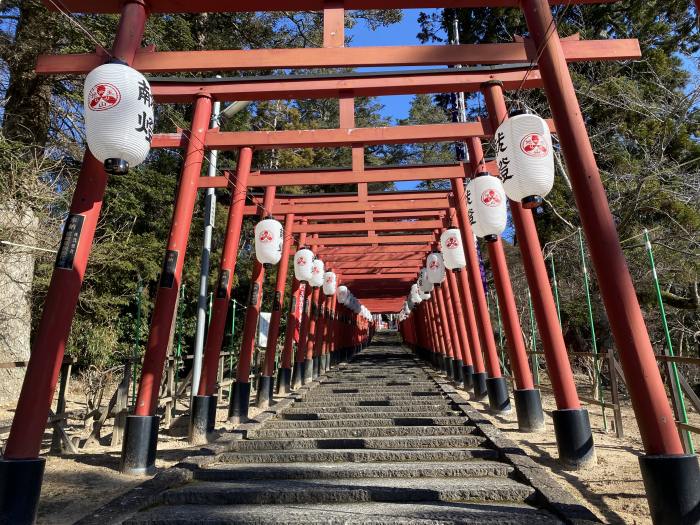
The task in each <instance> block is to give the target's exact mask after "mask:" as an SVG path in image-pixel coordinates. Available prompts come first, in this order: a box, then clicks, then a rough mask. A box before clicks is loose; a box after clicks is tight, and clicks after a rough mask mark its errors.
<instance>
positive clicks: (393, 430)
mask: <svg viewBox="0 0 700 525" xmlns="http://www.w3.org/2000/svg"><path fill="white" fill-rule="evenodd" d="M474 431H475V428H474V427H469V426H465V425H450V426H436V425H433V426H414V425H412V426H398V425H394V426H383V427H374V426H372V427H370V426H363V427H344V426H318V427H312V428H304V427H302V428H278V427H271V428H268V429H265V430H256V431H253V432H249V433H248V438H253V439H275V438H340V437H351V438H378V437H398V436H406V435H412V436H416V437H418V436H467V435H470V434H473V433H474Z"/></svg>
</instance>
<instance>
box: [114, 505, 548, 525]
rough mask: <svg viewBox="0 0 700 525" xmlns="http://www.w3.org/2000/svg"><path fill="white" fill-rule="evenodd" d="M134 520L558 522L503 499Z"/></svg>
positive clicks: (162, 523) (178, 512) (147, 524)
mask: <svg viewBox="0 0 700 525" xmlns="http://www.w3.org/2000/svg"><path fill="white" fill-rule="evenodd" d="M126 523H127V524H132V525H166V524H167V525H192V524H195V523H201V524H203V525H229V524H233V523H236V524H241V525H263V524H272V525H282V524H314V525H316V524H319V525H320V524H329V525H341V524H342V525H345V524H347V525H359V524H363V525H389V524H391V525H428V524H430V525H442V524H445V525H447V524H457V523H459V524H464V525H480V524H484V525H491V524H493V525H496V524H498V525H530V524H531V525H554V524H559V523H562V522H561V521H559V520H557V519H556V518H555V517H554V516H552V515H551V514H549V513H547V512H544V511H539V510H536V509H533V508H532V507H528V506H526V505H518V504H503V503H488V504H474V503H443V502H435V503H344V504H303V505H293V506H290V505H269V506H265V507H260V506H256V505H233V506H225V505H206V506H204V505H178V506H171V507H166V508H163V507H155V508H152V509H150V510H148V511H146V512H142V513H140V514H137V515H136V516H134V517H133V518H132V519H131V520H128V521H127V522H126Z"/></svg>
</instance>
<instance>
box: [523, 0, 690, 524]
mask: <svg viewBox="0 0 700 525" xmlns="http://www.w3.org/2000/svg"><path fill="white" fill-rule="evenodd" d="M520 5H521V7H522V10H523V13H524V14H525V20H526V21H527V26H528V28H529V31H530V37H531V38H532V40H533V43H534V44H535V46H536V48H537V49H540V50H541V52H540V53H539V54H538V59H537V63H538V65H539V69H540V74H541V75H542V80H543V83H544V88H545V92H546V94H547V99H548V100H549V104H550V106H551V109H552V117H553V118H554V122H555V125H556V129H557V134H558V137H559V142H560V144H561V146H562V152H563V154H564V158H565V159H566V165H567V167H568V168H569V175H570V179H571V185H572V187H573V193H574V198H575V199H576V205H577V208H578V211H579V215H580V217H581V224H582V226H583V231H584V232H585V234H586V240H587V242H588V248H589V250H590V254H591V260H592V262H593V267H594V269H595V271H596V275H597V277H598V283H599V284H600V293H601V296H602V298H603V302H604V303H605V309H606V312H607V314H608V319H609V321H610V328H611V330H612V332H613V336H614V338H615V342H616V344H617V347H618V350H619V354H620V361H621V362H622V368H623V370H624V372H625V378H626V380H627V387H628V389H629V392H630V398H631V400H632V406H633V408H634V412H635V415H636V417H637V422H638V424H639V431H640V434H641V436H642V441H643V443H644V449H645V451H646V453H647V455H646V456H644V457H641V458H640V465H641V467H642V476H643V478H644V483H645V486H646V489H647V494H648V500H649V507H650V508H651V514H652V518H653V519H654V520H655V521H656V522H657V523H662V522H663V523H680V522H683V521H691V520H696V521H697V512H698V508H700V490H698V487H700V465H699V464H698V459H697V456H695V455H683V447H682V445H681V440H680V437H679V436H678V432H677V429H676V425H675V421H674V418H673V411H672V410H671V407H670V405H669V402H668V398H667V397H666V390H665V389H664V385H663V381H662V380H661V375H660V373H659V368H658V366H657V363H656V358H655V356H654V349H653V347H652V345H651V341H650V340H649V334H648V332H647V330H646V326H645V323H644V318H643V316H642V312H641V309H640V307H639V301H638V300H637V296H636V293H635V289H634V285H633V283H632V278H631V277H630V274H629V270H628V268H627V264H626V261H625V257H624V254H623V253H622V248H621V247H620V242H619V237H618V235H617V230H616V227H615V222H614V220H613V217H612V214H611V213H610V208H609V206H608V202H607V197H606V195H605V189H604V188H603V184H602V181H601V179H600V174H599V173H598V167H597V165H596V161H595V157H594V155H593V148H592V147H591V143H590V140H589V138H588V133H587V132H586V126H585V123H584V121H583V118H582V116H581V109H580V107H579V105H578V100H577V98H576V92H575V90H574V86H573V83H572V81H571V75H570V73H569V69H568V66H567V64H566V60H565V58H564V53H563V51H562V47H561V42H560V40H559V35H558V33H557V28H556V25H555V24H554V19H553V17H552V12H551V11H550V7H549V4H548V2H547V1H546V0H521V3H520Z"/></svg>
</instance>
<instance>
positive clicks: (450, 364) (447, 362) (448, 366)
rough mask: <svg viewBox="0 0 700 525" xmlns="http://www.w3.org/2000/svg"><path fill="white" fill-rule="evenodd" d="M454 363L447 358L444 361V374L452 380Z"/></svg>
mask: <svg viewBox="0 0 700 525" xmlns="http://www.w3.org/2000/svg"><path fill="white" fill-rule="evenodd" d="M454 361H455V360H454V359H452V358H451V357H448V358H447V359H445V374H446V375H447V377H449V378H450V379H454V377H455V367H454Z"/></svg>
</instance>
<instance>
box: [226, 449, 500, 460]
mask: <svg viewBox="0 0 700 525" xmlns="http://www.w3.org/2000/svg"><path fill="white" fill-rule="evenodd" d="M498 457H499V454H498V451H496V450H493V449H488V448H471V449H470V448H461V449H456V450H455V449H452V448H443V449H439V448H433V449H425V450H420V449H403V450H401V449H396V450H380V449H340V450H337V449H335V450H334V449H328V450H261V451H250V452H224V453H223V454H221V460H222V461H225V462H228V463H293V462H306V463H309V462H315V463H320V462H343V461H351V462H375V461H463V460H466V459H473V458H481V459H498Z"/></svg>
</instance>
